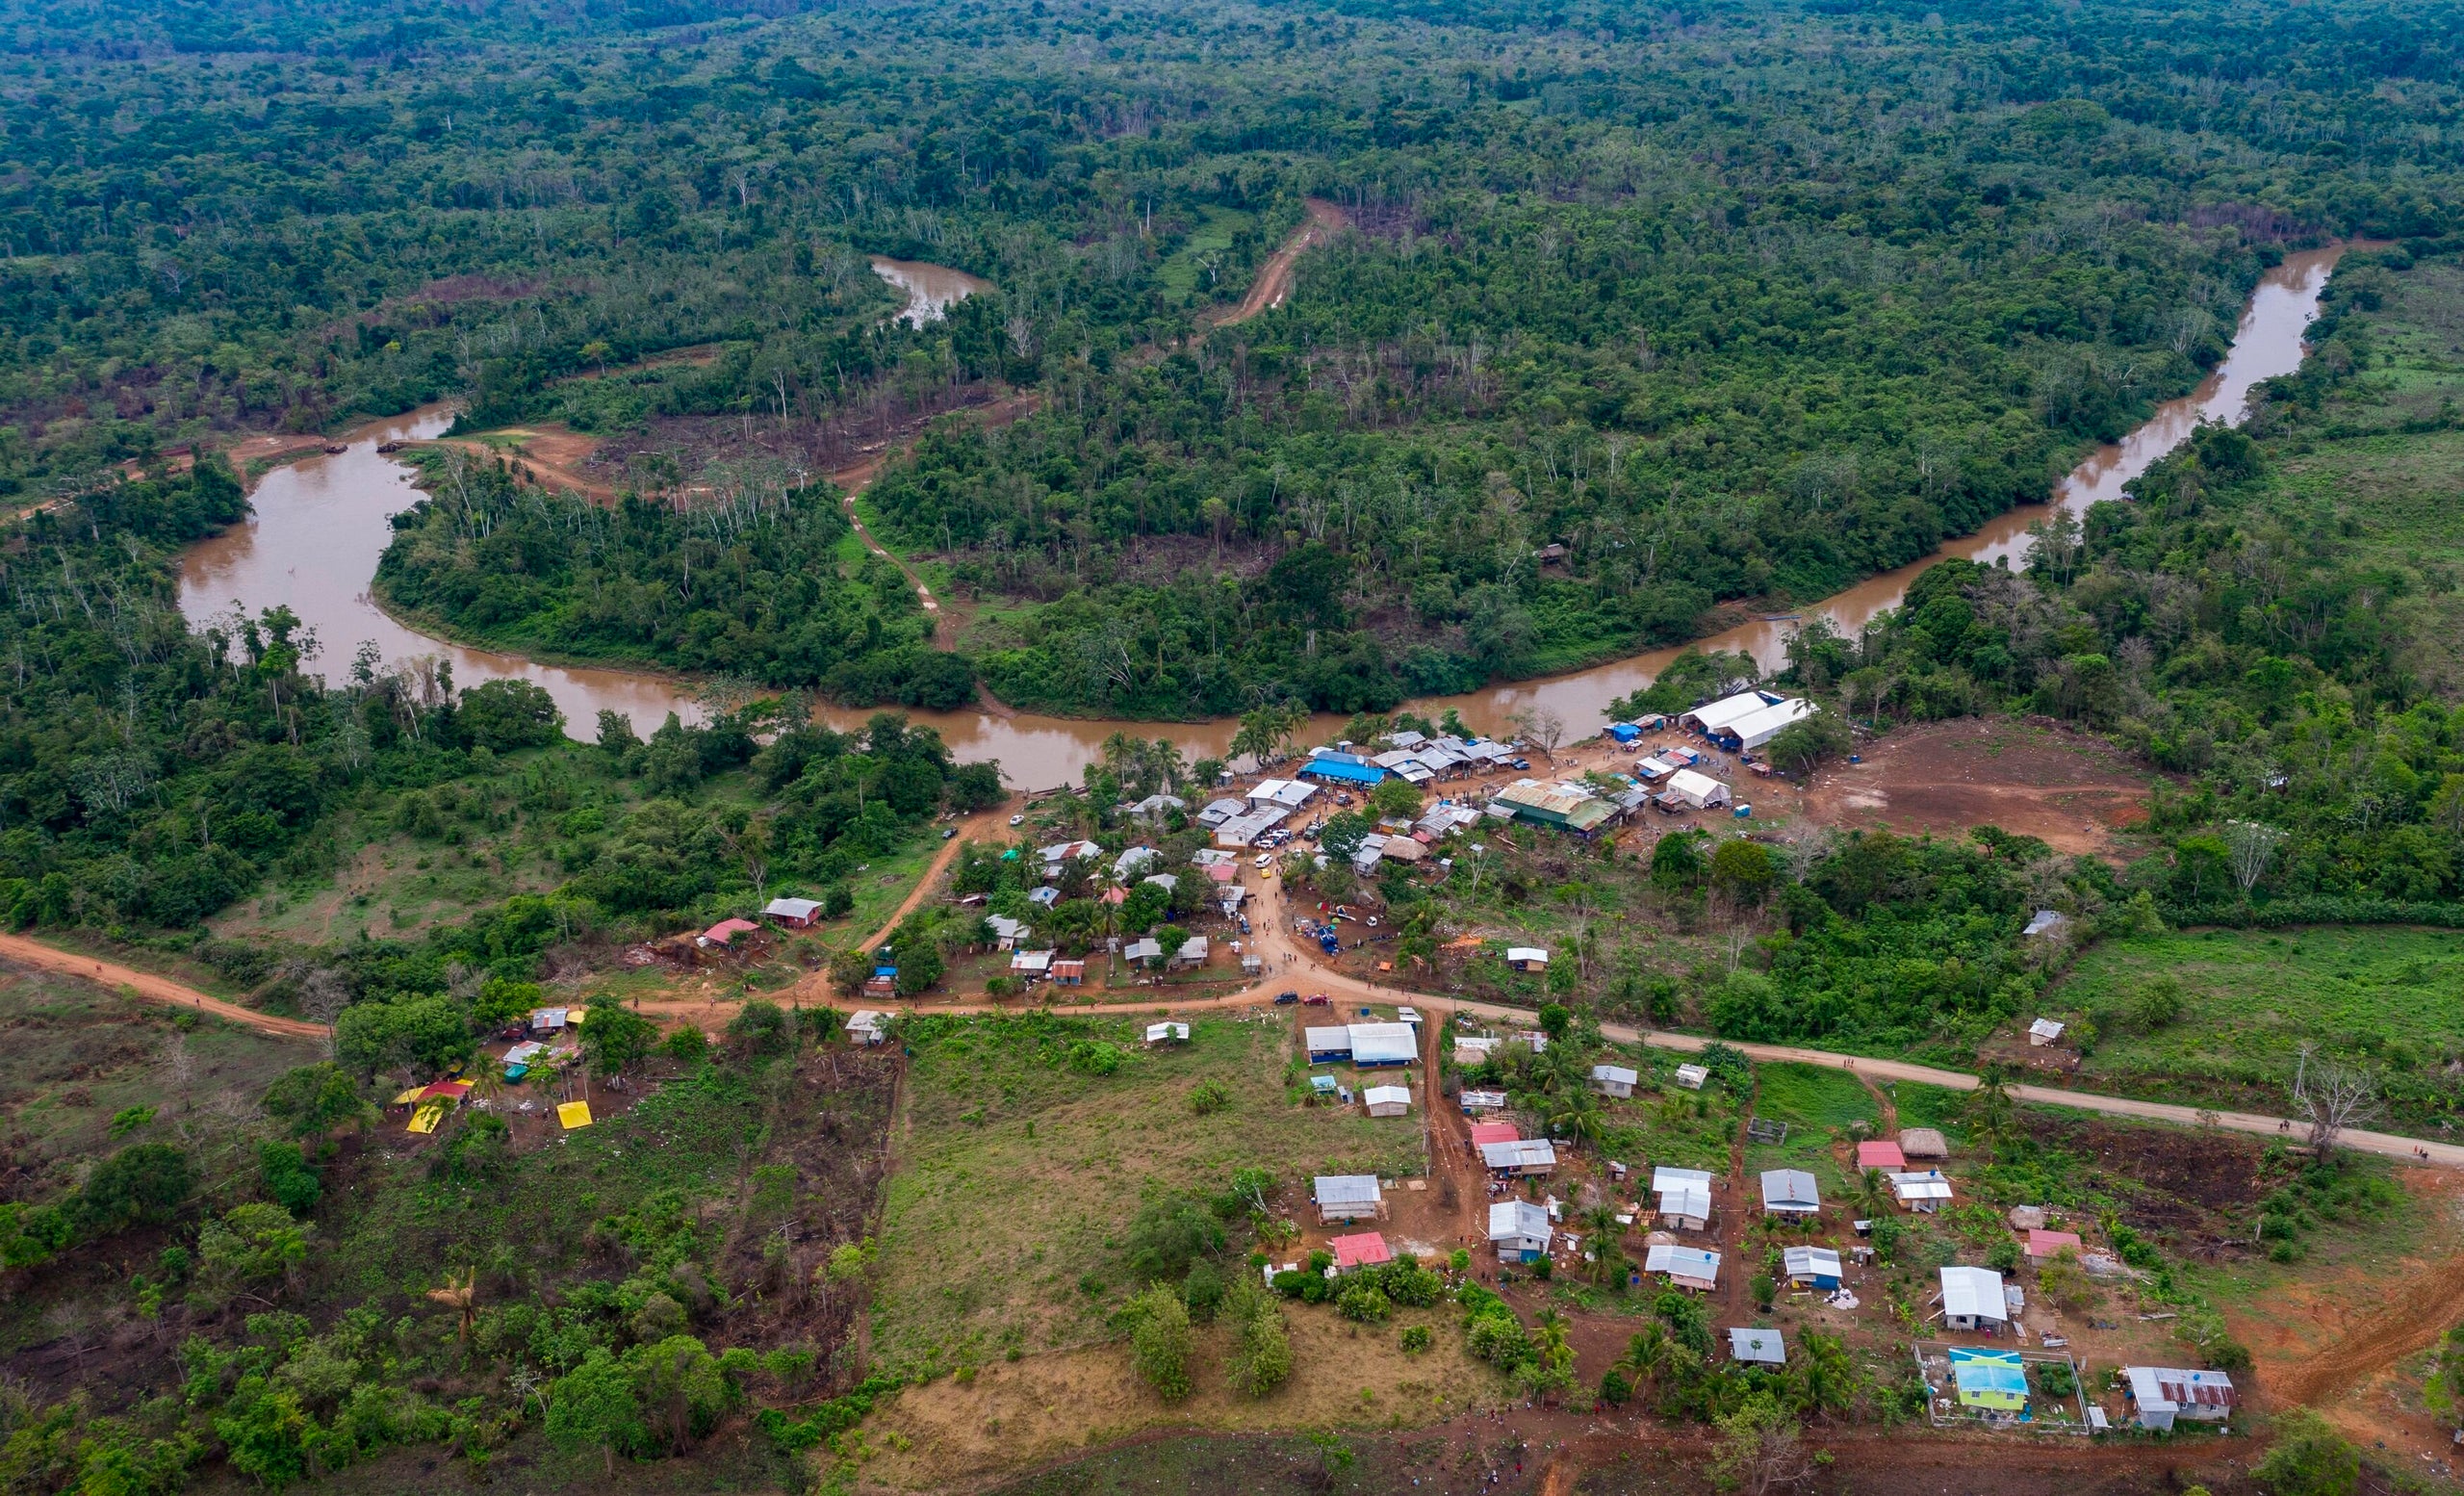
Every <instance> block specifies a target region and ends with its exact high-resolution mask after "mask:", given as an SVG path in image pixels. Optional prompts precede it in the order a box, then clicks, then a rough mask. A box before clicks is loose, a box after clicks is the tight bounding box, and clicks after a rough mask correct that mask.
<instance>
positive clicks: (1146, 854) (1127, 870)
mask: <svg viewBox="0 0 2464 1496" xmlns="http://www.w3.org/2000/svg"><path fill="white" fill-rule="evenodd" d="M1163 857H1164V854H1163V853H1161V852H1158V851H1156V850H1155V849H1154V848H1153V847H1131V848H1130V849H1129V850H1128V851H1126V852H1123V853H1122V854H1121V855H1120V856H1118V857H1116V858H1114V859H1113V876H1114V877H1116V878H1122V879H1126V878H1127V877H1128V876H1129V875H1130V874H1131V873H1134V872H1136V871H1138V869H1140V868H1142V867H1143V866H1145V865H1146V864H1149V863H1154V862H1161V861H1162V860H1163Z"/></svg>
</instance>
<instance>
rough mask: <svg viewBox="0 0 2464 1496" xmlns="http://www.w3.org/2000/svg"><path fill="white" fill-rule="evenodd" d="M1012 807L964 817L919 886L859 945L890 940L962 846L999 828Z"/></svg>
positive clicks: (871, 946) (866, 947)
mask: <svg viewBox="0 0 2464 1496" xmlns="http://www.w3.org/2000/svg"><path fill="white" fill-rule="evenodd" d="M1009 809H1010V808H1009V807H1008V806H1007V805H1004V806H1002V807H1001V809H999V810H997V811H987V812H984V813H983V814H981V815H978V816H975V817H973V818H972V819H969V820H963V821H961V822H960V823H959V828H958V830H959V834H958V835H957V836H955V837H952V838H950V839H949V840H947V841H944V842H942V843H941V850H939V851H938V852H936V853H934V854H933V861H932V862H931V863H930V864H928V865H927V866H926V867H925V869H924V876H923V877H921V878H918V879H916V880H915V887H913V888H911V889H910V890H907V897H905V898H903V899H901V900H899V901H898V907H897V908H896V909H893V910H891V911H890V912H889V917H888V918H887V919H885V920H883V921H882V927H881V928H880V929H878V930H875V931H874V932H873V933H872V934H870V935H868V936H866V937H864V943H863V944H862V945H861V946H860V947H859V948H860V949H862V950H872V949H874V948H875V947H877V946H879V945H880V944H881V942H882V941H886V940H888V939H889V932H891V931H892V930H895V929H897V928H898V922H899V921H900V920H902V919H904V918H906V917H907V916H910V915H911V914H913V913H915V906H916V905H918V904H921V903H923V902H924V896H925V895H926V894H928V893H930V892H932V891H933V890H935V889H937V888H938V887H940V883H941V874H942V873H944V872H947V871H948V870H949V866H950V864H952V863H953V862H956V861H957V860H958V855H959V848H961V847H963V846H964V845H966V844H967V843H968V842H970V841H973V840H974V839H975V838H977V837H979V836H982V835H983V834H984V833H986V832H988V831H992V830H995V829H997V828H998V827H999V826H1000V824H1001V822H1002V820H1003V819H1004V818H1005V817H1006V816H1007V813H1008V812H1009Z"/></svg>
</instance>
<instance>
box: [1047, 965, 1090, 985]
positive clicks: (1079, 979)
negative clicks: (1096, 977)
mask: <svg viewBox="0 0 2464 1496" xmlns="http://www.w3.org/2000/svg"><path fill="white" fill-rule="evenodd" d="M1052 979H1053V981H1054V982H1055V983H1057V984H1058V985H1060V986H1063V987H1084V986H1085V985H1087V963H1086V962H1084V961H1056V962H1054V963H1053V964H1052Z"/></svg>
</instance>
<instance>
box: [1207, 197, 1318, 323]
mask: <svg viewBox="0 0 2464 1496" xmlns="http://www.w3.org/2000/svg"><path fill="white" fill-rule="evenodd" d="M1307 206H1308V209H1309V221H1308V222H1306V223H1303V224H1301V225H1300V228H1299V231H1298V232H1296V233H1295V234H1294V235H1293V236H1292V237H1291V238H1290V239H1287V240H1285V241H1284V242H1283V245H1282V246H1281V247H1280V248H1278V249H1276V250H1275V252H1274V253H1273V254H1270V255H1269V256H1268V257H1267V263H1266V264H1265V265H1263V266H1261V267H1260V268H1259V270H1258V278H1257V281H1256V282H1255V283H1254V284H1253V285H1251V286H1250V287H1249V294H1248V295H1247V296H1245V297H1242V298H1241V304H1240V305H1239V306H1237V307H1234V308H1233V309H1232V310H1231V311H1229V312H1227V313H1225V314H1224V315H1223V316H1222V317H1221V318H1220V319H1219V320H1218V321H1217V322H1216V324H1215V325H1217V326H1219V327H1229V326H1232V325H1233V324H1234V323H1236V322H1247V321H1248V320H1249V319H1250V318H1252V317H1256V316H1258V315H1260V314H1261V313H1264V312H1269V311H1272V310H1273V309H1274V308H1276V307H1278V306H1281V305H1283V301H1284V298H1285V297H1289V296H1290V295H1292V272H1293V268H1294V267H1296V266H1297V265H1298V264H1299V263H1300V257H1301V255H1303V254H1304V253H1306V252H1308V251H1309V250H1311V249H1313V248H1316V247H1317V246H1318V245H1322V244H1324V243H1325V242H1326V241H1327V240H1329V239H1331V238H1333V237H1334V235H1335V232H1336V230H1338V229H1341V228H1342V227H1343V226H1344V225H1345V224H1346V223H1347V222H1349V221H1350V220H1349V219H1347V218H1345V217H1344V210H1343V209H1341V208H1338V207H1336V206H1335V205H1334V204H1333V203H1330V202H1327V201H1325V200H1324V199H1323V198H1319V197H1311V198H1309V199H1307Z"/></svg>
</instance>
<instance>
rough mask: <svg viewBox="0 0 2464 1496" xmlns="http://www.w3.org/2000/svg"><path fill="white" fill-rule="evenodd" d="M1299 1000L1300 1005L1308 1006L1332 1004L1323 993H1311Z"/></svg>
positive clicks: (1328, 1006)
mask: <svg viewBox="0 0 2464 1496" xmlns="http://www.w3.org/2000/svg"><path fill="white" fill-rule="evenodd" d="M1300 1001H1301V1004H1302V1006H1304V1007H1310V1008H1330V1007H1333V1006H1334V1004H1333V1003H1332V1002H1331V1001H1330V1000H1329V999H1328V998H1327V996H1326V994H1325V993H1310V994H1309V995H1308V996H1306V997H1303V998H1301V999H1300Z"/></svg>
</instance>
